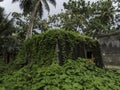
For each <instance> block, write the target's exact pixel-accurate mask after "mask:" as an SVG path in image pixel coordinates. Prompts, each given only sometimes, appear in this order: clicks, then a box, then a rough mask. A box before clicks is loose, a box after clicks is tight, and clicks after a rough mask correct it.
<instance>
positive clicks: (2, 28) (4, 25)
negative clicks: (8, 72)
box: [0, 8, 19, 63]
mask: <svg viewBox="0 0 120 90" xmlns="http://www.w3.org/2000/svg"><path fill="white" fill-rule="evenodd" d="M15 32H16V28H15V27H14V26H13V20H8V16H6V17H5V15H4V9H3V8H0V57H1V56H2V58H3V60H4V62H5V63H9V61H10V59H11V58H12V59H13V58H14V57H15V55H16V54H17V52H18V50H19V41H18V39H17V38H16V34H15Z"/></svg>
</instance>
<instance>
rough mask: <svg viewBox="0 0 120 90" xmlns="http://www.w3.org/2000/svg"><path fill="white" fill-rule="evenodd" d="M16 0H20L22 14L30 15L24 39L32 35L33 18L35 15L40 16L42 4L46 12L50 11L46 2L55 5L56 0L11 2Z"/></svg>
mask: <svg viewBox="0 0 120 90" xmlns="http://www.w3.org/2000/svg"><path fill="white" fill-rule="evenodd" d="M16 1H19V2H20V8H21V9H23V12H24V14H30V15H31V19H30V24H29V27H28V31H27V34H26V39H27V38H31V37H32V31H33V26H34V20H35V18H36V16H37V15H39V16H40V17H42V15H43V6H44V7H45V9H46V10H47V11H48V12H49V11H50V7H49V4H48V2H49V3H51V4H52V5H54V6H56V0H13V2H16Z"/></svg>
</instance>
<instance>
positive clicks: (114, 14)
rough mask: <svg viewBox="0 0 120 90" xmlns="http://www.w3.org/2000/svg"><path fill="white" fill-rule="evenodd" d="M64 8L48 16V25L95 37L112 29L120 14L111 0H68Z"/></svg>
mask: <svg viewBox="0 0 120 90" xmlns="http://www.w3.org/2000/svg"><path fill="white" fill-rule="evenodd" d="M118 4H119V3H118ZM64 8H65V9H66V11H65V12H62V13H60V14H57V15H53V16H49V18H48V20H47V24H48V26H50V27H52V28H63V29H65V30H73V31H78V32H81V33H83V34H86V35H90V36H93V37H96V36H97V35H98V34H102V33H109V32H111V31H113V28H115V26H117V24H119V23H117V22H118V21H119V19H116V18H118V17H119V16H120V14H119V13H118V11H119V10H118V9H119V8H118V7H116V6H114V2H113V1H112V0H99V1H97V2H90V1H89V2H86V1H85V0H69V2H68V3H64ZM116 21H117V22H116ZM117 27H118V26H117Z"/></svg>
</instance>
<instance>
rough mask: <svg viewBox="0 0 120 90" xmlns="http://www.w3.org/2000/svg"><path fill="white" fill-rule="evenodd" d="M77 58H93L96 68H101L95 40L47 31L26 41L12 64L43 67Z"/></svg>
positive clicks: (74, 34)
mask: <svg viewBox="0 0 120 90" xmlns="http://www.w3.org/2000/svg"><path fill="white" fill-rule="evenodd" d="M78 57H81V58H94V62H95V63H96V65H97V66H99V67H102V66H103V63H102V59H101V53H100V49H99V43H98V42H97V41H96V40H93V39H92V38H90V37H87V36H84V35H80V34H79V33H75V32H72V31H65V30H49V31H47V32H45V33H42V34H40V35H37V36H34V37H33V38H31V39H29V40H26V41H25V43H24V44H23V48H22V50H21V51H20V53H19V55H18V57H17V59H16V60H15V62H14V63H16V65H17V67H22V66H24V65H26V64H29V63H39V65H40V66H43V65H50V64H52V63H53V62H54V63H59V64H60V65H62V64H63V63H64V62H65V60H67V59H73V60H75V59H77V58H78ZM18 59H19V60H18Z"/></svg>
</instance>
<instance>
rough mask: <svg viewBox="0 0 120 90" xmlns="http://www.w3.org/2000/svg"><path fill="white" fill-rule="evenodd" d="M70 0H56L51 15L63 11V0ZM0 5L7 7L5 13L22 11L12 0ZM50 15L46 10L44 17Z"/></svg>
mask: <svg viewBox="0 0 120 90" xmlns="http://www.w3.org/2000/svg"><path fill="white" fill-rule="evenodd" d="M68 1H69V0H56V2H57V5H56V8H54V7H53V6H52V5H50V7H51V9H50V15H53V14H56V13H59V12H61V9H63V2H68ZM86 1H97V0H86ZM0 6H1V7H4V8H5V13H6V14H9V13H10V12H16V11H17V12H21V10H20V8H19V3H18V2H16V3H14V4H13V3H12V0H4V1H3V2H0ZM47 15H48V13H47V11H45V12H44V15H43V16H44V18H46V17H47Z"/></svg>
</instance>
